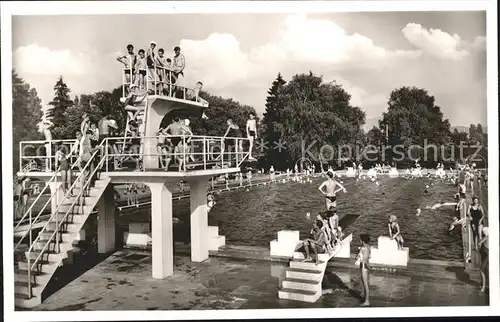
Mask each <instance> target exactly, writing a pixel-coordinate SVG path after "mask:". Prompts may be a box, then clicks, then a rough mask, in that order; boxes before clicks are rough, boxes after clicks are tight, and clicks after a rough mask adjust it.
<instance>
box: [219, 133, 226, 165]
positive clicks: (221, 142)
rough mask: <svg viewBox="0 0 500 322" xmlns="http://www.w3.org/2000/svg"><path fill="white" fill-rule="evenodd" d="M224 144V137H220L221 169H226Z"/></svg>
mask: <svg viewBox="0 0 500 322" xmlns="http://www.w3.org/2000/svg"><path fill="white" fill-rule="evenodd" d="M223 144H224V138H221V139H220V148H221V149H220V152H221V153H220V162H221V169H224V151H225V150H226V149H224V148H223Z"/></svg>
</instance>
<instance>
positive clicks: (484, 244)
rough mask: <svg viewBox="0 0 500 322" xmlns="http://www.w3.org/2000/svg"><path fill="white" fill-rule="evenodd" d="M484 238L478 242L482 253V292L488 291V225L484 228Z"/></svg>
mask: <svg viewBox="0 0 500 322" xmlns="http://www.w3.org/2000/svg"><path fill="white" fill-rule="evenodd" d="M482 235H483V238H481V240H480V241H479V243H478V247H479V254H480V255H481V269H480V272H481V292H486V280H487V277H488V266H489V262H490V261H489V249H490V247H489V244H488V242H489V237H488V235H489V232H488V227H483V228H482Z"/></svg>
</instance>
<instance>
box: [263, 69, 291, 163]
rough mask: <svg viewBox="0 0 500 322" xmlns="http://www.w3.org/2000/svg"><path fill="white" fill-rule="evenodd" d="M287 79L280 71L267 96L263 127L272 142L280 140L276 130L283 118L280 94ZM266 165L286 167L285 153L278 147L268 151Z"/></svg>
mask: <svg viewBox="0 0 500 322" xmlns="http://www.w3.org/2000/svg"><path fill="white" fill-rule="evenodd" d="M285 84H286V81H285V80H284V79H283V77H282V76H281V74H280V73H278V76H277V77H276V79H275V80H274V82H273V84H272V86H271V88H270V89H269V90H268V91H267V93H268V96H267V98H266V105H265V106H266V111H265V112H264V117H263V119H262V125H263V126H262V127H263V128H264V129H265V130H264V131H262V133H263V136H264V137H265V138H266V139H267V141H268V142H269V143H270V144H274V143H275V142H279V139H280V137H279V133H278V132H277V130H276V126H277V123H279V122H280V120H281V113H282V111H283V109H284V107H285V106H284V100H283V96H282V95H280V94H281V91H282V89H283V86H284V85H285ZM265 157H266V160H265V161H266V165H267V166H269V165H271V164H272V165H274V166H275V167H276V168H278V169H283V168H284V163H286V162H285V161H286V160H285V157H286V156H285V153H283V151H279V150H276V149H271V150H269V151H268V153H266V155H265Z"/></svg>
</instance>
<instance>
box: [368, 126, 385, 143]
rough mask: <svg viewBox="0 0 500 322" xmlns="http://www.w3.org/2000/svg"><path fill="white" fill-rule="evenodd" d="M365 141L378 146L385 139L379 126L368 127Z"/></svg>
mask: <svg viewBox="0 0 500 322" xmlns="http://www.w3.org/2000/svg"><path fill="white" fill-rule="evenodd" d="M366 141H367V143H368V144H371V145H375V146H377V147H378V148H380V147H381V146H382V144H383V143H384V141H385V134H384V133H383V132H382V130H381V129H380V128H378V127H376V126H374V127H372V128H371V129H370V131H368V133H366Z"/></svg>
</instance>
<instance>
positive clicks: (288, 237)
mask: <svg viewBox="0 0 500 322" xmlns="http://www.w3.org/2000/svg"><path fill="white" fill-rule="evenodd" d="M299 240H300V236H299V231H298V230H280V231H278V242H280V243H285V244H293V245H295V244H297V242H298V241H299Z"/></svg>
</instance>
